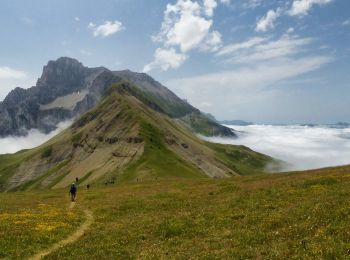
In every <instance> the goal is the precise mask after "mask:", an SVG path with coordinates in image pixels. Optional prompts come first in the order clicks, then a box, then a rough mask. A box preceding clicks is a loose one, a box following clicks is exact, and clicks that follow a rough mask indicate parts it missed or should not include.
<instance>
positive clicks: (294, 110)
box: [0, 0, 350, 123]
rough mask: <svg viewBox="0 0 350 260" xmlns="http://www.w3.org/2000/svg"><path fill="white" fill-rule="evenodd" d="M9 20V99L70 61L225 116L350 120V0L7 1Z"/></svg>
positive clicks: (5, 76) (4, 49)
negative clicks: (146, 79)
mask: <svg viewBox="0 0 350 260" xmlns="http://www.w3.org/2000/svg"><path fill="white" fill-rule="evenodd" d="M0 23H1V26H0V35H1V41H0V99H3V98H4V96H5V95H6V94H7V93H8V92H9V91H10V90H11V89H12V88H14V87H16V86H21V87H30V86H32V85H34V84H35V82H36V79H37V78H38V77H40V75H41V71H42V67H43V65H45V64H46V63H47V61H48V60H53V59H57V58H58V57H61V56H69V57H73V58H76V59H78V60H80V61H81V62H83V63H84V65H87V66H90V67H94V66H101V65H103V66H105V67H107V68H110V69H113V70H121V69H126V68H128V69H131V70H134V71H139V72H142V71H144V72H147V73H149V74H150V75H151V76H153V77H154V78H155V79H157V80H159V81H160V82H162V83H163V84H164V85H166V86H167V87H169V88H170V89H171V90H173V91H174V92H175V93H176V94H178V95H179V96H180V97H182V98H186V99H187V100H188V101H189V102H190V103H192V104H193V105H195V106H196V107H198V108H200V109H201V110H202V111H205V112H210V113H212V114H214V115H215V116H216V117H217V118H218V119H245V120H248V121H254V122H258V123H306V122H314V123H326V122H337V121H350V109H349V104H350V83H349V82H350V69H349V68H350V1H348V0H289V1H281V0H269V1H267V0H265V1H264V0H197V1H194V0H192V1H190V0H172V1H170V0H168V1H165V0H147V1H142V0H99V1H91V0H75V1H68V0H50V1H47V0H33V1H25V0H22V1H19V0H2V1H1V3H0Z"/></svg>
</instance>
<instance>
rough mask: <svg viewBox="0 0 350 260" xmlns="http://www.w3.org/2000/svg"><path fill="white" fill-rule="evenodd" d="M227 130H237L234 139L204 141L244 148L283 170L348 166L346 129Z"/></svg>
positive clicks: (254, 127)
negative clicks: (283, 165) (282, 163)
mask: <svg viewBox="0 0 350 260" xmlns="http://www.w3.org/2000/svg"><path fill="white" fill-rule="evenodd" d="M229 127H231V128H233V129H235V130H236V131H237V134H238V138H237V139H228V138H220V137H212V138H206V139H207V140H209V141H212V142H217V143H224V144H239V145H245V146H248V147H250V148H251V149H253V150H255V151H258V152H261V153H264V154H267V155H270V156H272V157H274V158H278V159H281V160H283V161H285V162H287V163H288V164H290V166H288V168H287V169H285V170H307V169H314V168H322V167H327V166H338V165H345V164H350V128H344V129H339V128H333V127H328V126H300V125H287V126H286V125H283V126H278V125H249V126H229Z"/></svg>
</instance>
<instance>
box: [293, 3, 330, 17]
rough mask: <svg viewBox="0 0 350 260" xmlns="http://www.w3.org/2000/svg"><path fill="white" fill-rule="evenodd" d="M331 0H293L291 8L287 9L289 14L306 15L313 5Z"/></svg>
mask: <svg viewBox="0 0 350 260" xmlns="http://www.w3.org/2000/svg"><path fill="white" fill-rule="evenodd" d="M332 1H333V0H294V1H293V4H292V7H291V9H290V10H289V11H288V13H289V15H291V16H304V15H307V14H308V13H309V11H310V9H311V8H312V7H313V6H314V5H325V4H328V3H331V2H332Z"/></svg>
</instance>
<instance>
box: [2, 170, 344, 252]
mask: <svg viewBox="0 0 350 260" xmlns="http://www.w3.org/2000/svg"><path fill="white" fill-rule="evenodd" d="M349 185H350V167H344V168H335V169H325V170H322V171H310V172H306V173H288V174H276V175H269V176H253V177H233V178H231V179H225V180H205V179H202V180H194V179H187V180H186V179H181V180H176V181H174V180H170V181H165V180H159V181H150V182H144V183H142V184H141V183H133V184H130V183H129V184H119V185H116V186H114V187H109V188H101V187H93V188H91V189H90V190H89V191H86V190H82V189H80V190H79V192H78V204H79V209H82V208H89V209H91V210H93V211H94V216H95V221H94V223H93V224H92V226H91V228H90V230H89V231H87V232H86V233H85V235H84V236H83V237H82V238H81V239H80V240H78V241H77V242H75V243H73V244H71V245H68V246H66V247H64V248H62V249H60V250H59V251H57V252H54V253H53V254H51V255H49V256H48V257H47V259H72V258H74V259H86V258H90V259H95V258H102V259H130V258H146V259H150V258H156V259H158V258H163V259H164V258H171V259H174V258H179V259H187V258H207V259H227V258H231V259H290V258H292V259H315V258H317V259H345V258H349V256H350V232H349V229H348V226H349V223H350V200H349V196H350V190H349V188H348V187H349ZM66 196H67V194H65V191H50V192H48V191H46V192H37V193H34V192H30V193H7V194H0V200H1V201H6V203H5V206H4V204H1V205H0V208H1V214H0V216H2V218H4V217H3V216H7V219H8V220H6V221H7V224H4V222H3V221H1V222H0V225H1V228H0V232H1V237H2V239H1V240H0V241H1V242H0V252H1V253H2V255H1V257H8V258H16V257H17V258H20V257H24V256H27V255H28V253H29V252H32V253H34V252H37V250H39V249H40V248H43V247H48V246H49V245H50V244H52V243H54V241H57V240H58V239H59V238H62V237H63V236H64V235H67V234H68V232H69V231H71V230H72V229H71V227H63V226H62V227H58V228H57V229H55V230H56V231H54V230H50V231H45V232H46V233H45V232H44V233H42V232H43V231H41V232H38V231H36V229H35V227H37V226H38V224H41V225H44V226H55V225H58V224H57V223H59V222H64V223H70V221H66V218H67V217H68V216H67V212H66V211H64V210H63V208H64V207H65V206H66V205H67V203H68V202H63V201H64V200H67V198H66ZM41 203H44V204H45V205H47V206H45V207H44V208H40V204H41ZM79 209H78V210H79ZM27 210H30V211H33V212H32V213H31V214H34V215H35V214H36V215H35V216H36V217H39V219H38V220H36V219H35V218H33V217H30V218H29V222H27V224H26V226H25V228H23V226H21V225H22V224H21V222H18V223H17V224H16V223H15V221H18V220H20V219H18V217H15V216H17V215H16V214H18V213H19V212H22V211H24V212H25V211H27ZM52 210H55V212H56V213H55V214H57V215H55V216H54V217H48V218H44V217H43V216H45V212H51V211H52ZM75 213H79V211H77V212H75ZM11 214H12V215H11ZM50 214H51V213H50ZM34 215H33V216H34ZM46 215H48V214H46ZM78 215H79V214H78ZM8 216H12V217H10V218H9V217H8ZM18 216H19V215H18ZM79 216H80V217H81V215H79ZM31 219H32V220H31ZM79 221H81V219H80V218H79V217H78V218H76V217H75V218H74V220H73V223H75V224H74V226H76V224H77V223H80V222H79ZM50 223H51V224H50ZM55 223H56V224H55ZM6 225H7V226H11V228H4V226H6ZM21 227H22V228H21ZM13 230H16V232H13ZM58 230H60V231H58ZM32 232H36V233H34V234H32V236H33V238H34V240H33V241H35V242H34V243H29V240H26V238H28V237H29V234H31V233H32ZM55 232H56V233H55ZM48 234H52V235H48ZM18 237H20V238H21V239H22V240H21V241H17V242H14V241H16V239H17V238H18ZM3 238H5V240H4V239H3ZM4 241H7V242H4ZM9 241H12V242H13V243H17V245H16V246H15V245H12V244H11V243H9ZM19 245H20V246H21V247H20V248H19ZM15 248H16V250H19V251H18V252H19V253H16V252H17V251H16V250H15ZM16 254H17V255H16Z"/></svg>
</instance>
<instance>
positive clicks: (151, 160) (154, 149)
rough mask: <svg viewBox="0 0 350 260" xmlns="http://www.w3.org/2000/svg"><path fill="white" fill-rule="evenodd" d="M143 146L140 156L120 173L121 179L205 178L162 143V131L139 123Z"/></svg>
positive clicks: (144, 123)
mask: <svg viewBox="0 0 350 260" xmlns="http://www.w3.org/2000/svg"><path fill="white" fill-rule="evenodd" d="M141 135H142V137H143V138H144V140H145V148H144V152H143V154H142V156H141V158H140V159H139V160H138V161H136V162H135V163H133V164H131V165H130V166H129V167H128V168H127V169H126V170H125V172H124V173H123V174H122V175H121V177H120V180H121V181H131V180H137V179H140V180H155V179H158V178H178V177H180V178H205V176H204V174H203V173H202V172H201V171H200V170H198V169H197V168H195V167H194V166H192V165H190V164H189V163H187V162H185V161H184V160H183V159H181V158H180V157H179V156H177V155H176V154H175V153H174V152H172V151H170V150H169V149H168V148H167V147H166V146H165V144H164V140H163V135H162V133H161V132H160V131H159V130H158V129H156V128H155V127H154V126H152V125H151V124H148V123H146V122H143V123H142V124H141Z"/></svg>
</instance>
